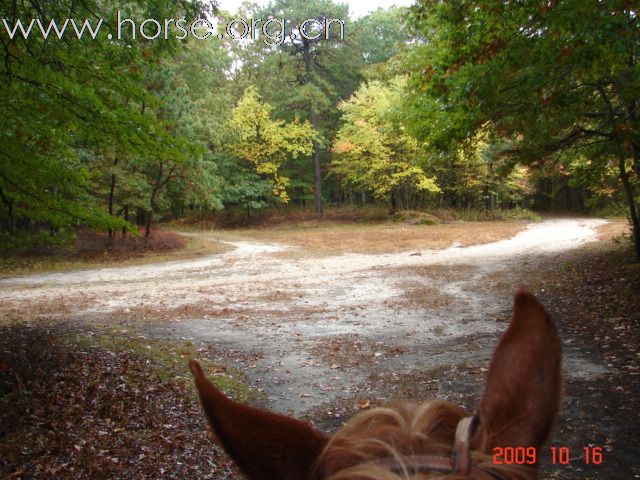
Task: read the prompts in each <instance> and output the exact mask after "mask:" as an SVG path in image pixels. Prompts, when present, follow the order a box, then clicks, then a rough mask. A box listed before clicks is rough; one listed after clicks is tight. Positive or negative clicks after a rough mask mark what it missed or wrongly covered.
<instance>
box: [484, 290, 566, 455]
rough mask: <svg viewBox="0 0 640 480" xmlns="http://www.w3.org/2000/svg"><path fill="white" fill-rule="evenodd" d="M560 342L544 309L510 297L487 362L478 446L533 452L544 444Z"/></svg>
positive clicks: (555, 402)
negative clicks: (509, 311) (505, 321)
mask: <svg viewBox="0 0 640 480" xmlns="http://www.w3.org/2000/svg"><path fill="white" fill-rule="evenodd" d="M561 390H562V374H561V351H560V339H559V338H558V334H557V332H556V327H555V325H554V323H553V321H552V320H551V317H550V316H549V314H548V313H547V312H546V311H545V309H544V307H543V306H542V305H541V304H540V302H538V300H536V298H535V297H534V296H533V295H531V294H530V293H528V292H526V291H524V290H519V291H518V292H517V293H516V295H515V300H514V307H513V318H512V319H511V325H509V328H508V329H507V331H506V332H505V333H504V334H503V336H502V338H501V339H500V342H499V343H498V347H497V348H496V351H495V353H494V354H493V358H492V359H491V363H490V365H489V374H488V377H487V384H486V387H485V392H484V395H483V396H482V400H481V401H480V408H479V412H478V413H479V417H480V428H481V430H480V432H481V435H479V438H480V442H481V445H477V447H478V448H481V449H483V450H484V451H486V452H489V451H491V450H492V449H493V448H494V447H496V446H502V447H517V446H525V447H535V448H537V449H539V448H540V447H541V446H542V444H543V443H544V441H545V440H546V439H547V437H548V435H549V432H550V431H551V426H552V424H553V421H554V419H555V416H556V414H557V412H558V408H559V406H560V398H561V394H562V392H561Z"/></svg>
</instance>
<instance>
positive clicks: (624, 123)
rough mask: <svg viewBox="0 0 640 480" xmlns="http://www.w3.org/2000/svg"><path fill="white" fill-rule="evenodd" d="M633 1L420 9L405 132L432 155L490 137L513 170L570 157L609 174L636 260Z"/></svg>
mask: <svg viewBox="0 0 640 480" xmlns="http://www.w3.org/2000/svg"><path fill="white" fill-rule="evenodd" d="M634 4H635V2H629V1H618V0H610V1H598V0H586V1H585V0H549V1H544V2H540V1H537V0H536V1H534V0H525V1H522V2H505V1H502V0H489V1H485V2H480V3H478V2H476V1H471V0H451V1H447V2H442V1H439V0H423V1H422V2H421V3H420V4H419V5H418V6H416V7H414V8H413V9H412V16H413V19H414V25H415V27H416V29H417V30H418V31H419V32H420V33H421V34H422V35H423V36H424V37H425V38H426V41H425V42H424V43H423V44H422V45H420V46H418V47H417V48H416V49H415V51H414V53H413V55H412V56H410V57H409V59H408V60H407V66H408V67H409V68H410V69H411V70H412V71H413V72H415V73H414V75H413V81H412V85H413V92H414V95H413V98H412V100H411V101H410V107H409V108H408V110H407V113H408V124H409V125H411V126H412V128H413V130H414V132H415V133H416V134H417V135H418V136H419V137H420V138H423V139H426V140H428V141H429V143H430V145H431V146H432V147H440V148H444V149H451V148H457V147H456V145H457V142H459V141H465V140H469V139H471V138H473V136H474V135H475V134H476V132H478V131H480V130H481V129H490V130H491V132H493V134H494V135H495V136H497V137H501V138H503V139H506V140H507V141H508V143H507V146H506V147H505V149H504V150H503V152H502V154H503V155H504V156H507V157H508V158H509V159H510V160H511V162H512V163H513V164H515V163H516V162H523V163H527V164H530V165H532V166H536V165H540V164H542V163H544V162H548V161H557V159H558V153H559V152H563V151H568V150H573V151H575V152H576V154H577V155H583V156H586V157H588V158H590V159H591V160H592V161H593V168H594V169H602V167H601V165H602V164H607V163H611V164H612V165H613V166H615V168H616V171H617V176H618V179H619V184H620V188H621V189H622V191H623V193H624V196H625V199H626V203H627V208H628V212H629V218H630V221H631V225H632V229H633V238H634V244H635V250H636V255H637V258H638V260H639V261H640V219H639V202H640V185H639V182H638V172H640V120H639V119H640V112H639V110H638V109H639V104H640V103H639V102H640V101H639V100H638V99H639V98H640V67H639V65H640V64H639V62H638V52H639V49H640V24H639V22H638V10H637V8H635V7H634Z"/></svg>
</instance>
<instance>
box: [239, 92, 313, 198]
mask: <svg viewBox="0 0 640 480" xmlns="http://www.w3.org/2000/svg"><path fill="white" fill-rule="evenodd" d="M272 110H273V108H272V107H271V106H270V105H269V104H267V103H263V102H262V101H261V98H260V96H259V95H258V92H257V90H256V89H255V88H254V87H249V88H248V89H247V90H246V91H245V93H244V95H243V97H242V98H241V99H240V101H239V102H238V105H237V106H236V108H235V109H234V110H233V112H232V114H231V119H230V128H231V129H232V131H233V132H234V141H233V142H232V144H231V146H230V149H231V152H232V153H234V154H235V155H236V156H238V157H240V158H243V159H244V160H247V161H248V162H249V163H251V164H252V166H253V168H254V169H255V172H256V173H257V174H258V175H261V176H263V177H265V178H269V179H270V180H271V181H272V191H273V195H275V196H276V197H279V198H280V199H281V200H282V201H283V202H287V201H288V200H289V196H288V195H287V191H286V187H287V185H288V183H289V179H288V178H287V177H284V176H281V175H280V174H279V169H280V166H281V165H282V164H283V163H284V162H285V161H286V160H287V159H288V158H294V159H295V158H297V157H298V156H309V155H310V154H311V151H312V148H313V143H312V142H313V140H315V138H316V135H315V132H314V131H313V129H312V128H311V125H310V124H309V123H308V122H297V121H293V122H289V123H285V122H284V121H283V120H275V119H273V118H271V113H272Z"/></svg>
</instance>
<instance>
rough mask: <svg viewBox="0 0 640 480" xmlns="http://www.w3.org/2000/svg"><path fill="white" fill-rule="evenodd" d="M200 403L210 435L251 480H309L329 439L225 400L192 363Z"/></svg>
mask: <svg viewBox="0 0 640 480" xmlns="http://www.w3.org/2000/svg"><path fill="white" fill-rule="evenodd" d="M189 368H190V370H191V373H193V376H194V377H195V380H196V387H197V389H198V394H199V395H200V401H201V402H202V406H203V407H204V410H205V412H206V414H207V417H208V418H209V423H210V424H211V427H212V428H213V431H214V433H215V434H216V436H217V437H218V438H219V439H220V441H221V443H222V446H223V447H224V449H225V450H226V451H227V453H228V454H229V455H230V456H231V457H232V458H233V459H234V460H235V462H236V463H237V464H238V466H239V467H240V469H241V470H242V471H243V472H244V473H245V475H247V477H248V478H249V479H250V480H273V479H279V480H294V479H295V480H301V479H304V478H307V477H308V475H309V472H310V471H311V469H312V467H313V465H314V463H315V461H316V459H317V458H318V456H319V455H320V452H321V451H322V449H323V448H324V445H325V444H326V442H327V437H326V436H325V435H324V434H322V433H320V432H318V431H317V430H315V429H313V428H312V427H311V426H310V425H308V424H306V423H304V422H301V421H300V420H296V419H294V418H291V417H287V416H285V415H278V414H276V413H272V412H268V411H266V410H261V409H258V408H254V407H250V406H246V405H242V404H240V403H238V402H235V401H233V400H231V399H229V398H227V397H226V396H225V395H224V394H223V393H222V392H220V390H218V389H217V388H216V387H214V386H213V384H212V383H211V382H210V381H209V380H208V379H207V378H206V377H205V375H204V373H203V372H202V367H200V364H199V363H198V362H197V361H195V360H191V361H190V362H189Z"/></svg>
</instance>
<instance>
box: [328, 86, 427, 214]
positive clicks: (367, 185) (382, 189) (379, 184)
mask: <svg viewBox="0 0 640 480" xmlns="http://www.w3.org/2000/svg"><path fill="white" fill-rule="evenodd" d="M405 83H406V81H405V79H404V78H396V79H395V80H394V81H393V82H392V83H391V84H390V85H383V84H382V83H381V82H377V81H372V82H370V83H369V84H364V85H362V86H361V87H360V88H359V89H358V91H357V92H356V93H355V94H354V95H353V97H352V98H351V99H349V100H348V101H347V102H344V103H343V104H342V105H341V106H340V110H341V111H342V112H343V118H342V119H343V125H342V127H341V128H340V130H339V131H338V134H337V137H336V140H335V142H334V147H333V149H334V152H335V153H336V158H335V159H334V160H333V162H332V167H333V171H334V173H336V174H338V175H339V176H340V177H341V178H342V179H343V182H344V183H346V184H347V185H349V186H352V187H355V188H358V189H360V190H364V191H371V192H372V193H373V195H374V196H375V197H376V198H379V199H382V200H386V201H390V202H391V209H392V210H395V209H396V206H397V205H398V204H399V203H400V199H401V196H402V195H401V194H402V193H404V194H405V195H404V196H405V198H407V199H408V198H409V196H410V195H411V194H414V193H416V192H437V191H439V188H438V186H437V185H436V183H435V182H434V180H433V178H431V177H429V176H428V175H427V174H426V173H425V171H424V170H423V169H422V167H421V165H420V163H421V160H422V161H424V158H425V156H424V154H423V153H422V152H421V150H420V146H419V144H418V142H416V140H415V139H414V138H413V137H411V136H409V135H408V134H407V133H406V132H405V129H404V126H403V125H402V123H401V122H400V120H401V118H400V114H399V113H400V112H399V109H398V107H399V105H400V104H401V103H402V102H401V99H402V96H403V94H404V91H405V90H404V86H405ZM405 203H407V205H406V208H409V205H408V203H409V202H408V201H407V202H405Z"/></svg>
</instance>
